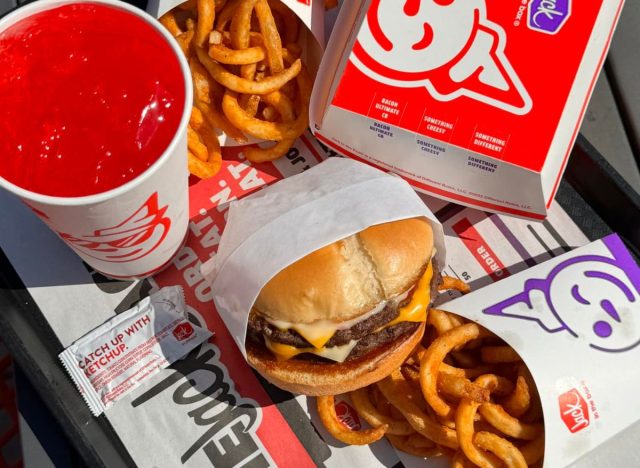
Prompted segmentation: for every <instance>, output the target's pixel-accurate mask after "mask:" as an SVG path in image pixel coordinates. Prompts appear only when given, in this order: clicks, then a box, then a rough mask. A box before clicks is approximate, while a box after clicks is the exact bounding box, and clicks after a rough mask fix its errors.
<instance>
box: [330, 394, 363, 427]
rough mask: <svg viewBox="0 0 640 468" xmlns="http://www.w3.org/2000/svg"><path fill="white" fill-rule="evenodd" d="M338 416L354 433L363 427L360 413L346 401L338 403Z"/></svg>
mask: <svg viewBox="0 0 640 468" xmlns="http://www.w3.org/2000/svg"><path fill="white" fill-rule="evenodd" d="M336 415H337V416H338V419H339V420H340V422H341V423H342V424H344V425H345V426H347V427H348V428H349V429H351V430H352V431H358V430H360V428H361V427H362V424H361V423H360V418H359V417H358V413H356V411H355V410H354V409H353V408H352V407H351V406H349V405H348V404H347V403H346V402H345V401H341V402H339V403H336Z"/></svg>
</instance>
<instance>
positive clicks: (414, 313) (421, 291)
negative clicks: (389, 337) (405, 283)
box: [382, 262, 433, 328]
mask: <svg viewBox="0 0 640 468" xmlns="http://www.w3.org/2000/svg"><path fill="white" fill-rule="evenodd" d="M432 277H433V266H432V264H431V262H429V265H428V266H427V271H425V272H424V275H422V278H420V281H418V286H416V290H415V291H414V292H413V296H412V297H411V301H409V303H408V304H407V305H406V306H404V307H401V308H400V309H399V310H398V312H399V313H398V316H397V317H396V318H395V319H393V320H392V321H391V322H389V323H387V324H386V325H385V326H384V327H382V328H386V327H391V326H393V325H396V324H398V323H400V322H424V321H426V319H427V307H429V303H430V302H431V278H432Z"/></svg>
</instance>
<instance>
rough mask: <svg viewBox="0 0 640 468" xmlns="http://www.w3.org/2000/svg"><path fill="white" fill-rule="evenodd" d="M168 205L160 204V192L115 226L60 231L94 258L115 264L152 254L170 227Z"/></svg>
mask: <svg viewBox="0 0 640 468" xmlns="http://www.w3.org/2000/svg"><path fill="white" fill-rule="evenodd" d="M167 208H168V206H167V205H165V206H163V207H160V206H159V205H158V193H157V192H154V193H153V195H151V196H150V197H149V199H148V200H147V201H146V202H144V203H143V205H142V206H141V207H140V208H138V209H137V210H136V211H135V212H134V213H133V214H132V215H130V216H129V217H128V218H126V219H125V220H124V221H122V222H121V223H118V224H117V225H115V226H112V227H107V228H104V229H96V230H95V231H94V232H93V233H92V234H87V235H81V236H74V235H72V234H67V233H63V232H59V233H58V234H59V235H60V237H62V238H63V239H64V240H65V241H67V242H69V243H71V244H73V245H74V246H75V248H76V249H78V250H79V251H81V252H82V253H84V254H85V255H88V256H90V257H92V258H95V259H98V260H102V261H105V262H113V263H122V262H131V261H133V260H139V259H141V258H143V257H146V256H147V255H149V254H150V253H151V252H153V251H154V250H155V249H156V248H157V247H158V246H159V245H160V244H161V243H162V241H163V240H164V238H165V237H166V236H167V233H168V232H169V227H170V226H171V220H170V219H169V218H168V217H166V216H165V215H164V214H165V212H166V211H167Z"/></svg>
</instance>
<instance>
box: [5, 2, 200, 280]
mask: <svg viewBox="0 0 640 468" xmlns="http://www.w3.org/2000/svg"><path fill="white" fill-rule="evenodd" d="M71 3H100V4H105V5H109V6H112V7H114V8H117V9H120V10H124V11H127V12H129V13H131V14H132V15H135V16H137V17H138V18H140V19H142V20H143V21H145V22H146V23H148V24H149V25H151V26H152V27H153V28H154V29H155V30H157V31H158V32H159V33H160V34H161V35H162V36H163V37H164V38H165V39H166V40H167V42H168V43H169V45H170V46H171V48H172V49H173V51H174V53H175V55H176V58H177V60H178V62H179V64H180V68H181V69H182V74H183V76H184V86H185V99H184V102H185V104H184V109H183V112H182V117H181V120H180V123H179V125H178V129H177V131H176V134H175V136H174V137H173V139H172V140H171V142H170V143H169V146H168V147H167V148H166V149H165V151H164V153H162V155H160V157H159V158H158V159H156V161H155V162H154V163H153V164H152V165H151V166H149V168H148V169H147V170H146V171H145V172H143V173H142V174H140V175H138V176H137V177H136V178H134V179H132V180H130V181H129V182H127V183H125V184H123V185H121V186H119V187H116V188H114V189H112V190H109V191H106V192H102V193H98V194H95V195H88V196H83V197H55V196H49V195H43V194H40V193H35V192H31V191H29V190H25V189H23V188H21V187H19V186H17V185H15V184H12V183H11V182H9V181H7V180H6V179H4V178H2V177H0V186H2V187H4V188H5V189H6V190H8V191H10V192H12V193H14V194H15V195H17V196H18V197H19V198H20V199H21V200H22V201H23V202H24V203H25V204H26V205H28V206H29V207H30V208H31V209H32V210H33V211H34V213H36V214H37V215H38V216H39V217H40V219H42V221H44V223H45V224H47V226H49V227H50V228H51V229H52V230H53V231H54V232H55V233H56V234H58V236H60V238H61V239H62V240H64V241H65V242H66V243H67V245H68V246H69V247H71V248H72V249H73V250H74V251H75V252H76V253H77V254H78V255H79V256H80V257H81V258H82V259H83V260H84V261H85V262H87V263H88V264H89V265H91V266H92V267H93V268H94V269H95V270H97V271H99V272H101V273H103V274H105V275H107V276H110V277H113V278H140V277H144V276H149V275H151V274H153V273H156V272H158V271H160V270H161V269H162V268H163V267H165V266H166V265H168V263H169V262H170V260H171V259H172V257H173V256H174V255H175V254H176V253H177V251H178V250H179V249H180V247H181V246H182V244H183V242H184V240H185V238H186V234H187V225H188V221H189V209H188V208H189V197H188V188H189V185H188V178H189V171H188V168H187V124H188V123H189V115H190V113H191V103H192V100H193V88H192V84H191V74H190V71H189V66H188V64H187V61H186V59H185V57H184V55H183V53H182V51H181V50H180V48H179V47H178V45H177V43H176V41H175V40H174V39H173V38H172V37H171V35H170V34H169V33H168V32H167V31H166V30H165V29H164V27H162V25H160V23H158V22H157V21H156V20H155V19H154V18H153V17H152V16H150V15H149V14H147V13H145V12H144V11H142V10H140V9H138V8H136V7H133V6H131V5H128V4H126V3H123V2H119V1H116V0H91V1H89V2H83V1H72V0H39V1H37V2H34V3H30V4H28V5H26V6H24V7H22V8H19V9H18V10H16V11H14V12H12V13H10V14H9V15H7V16H5V17H4V18H2V19H0V31H4V30H5V29H7V28H8V27H9V26H11V25H13V24H15V23H17V22H19V21H21V20H23V19H24V18H26V17H29V16H31V15H33V14H35V13H38V12H41V11H45V10H49V9H52V8H56V7H59V6H62V5H67V4H71ZM6 156H7V155H4V157H6Z"/></svg>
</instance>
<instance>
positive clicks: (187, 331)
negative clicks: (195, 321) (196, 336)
mask: <svg viewBox="0 0 640 468" xmlns="http://www.w3.org/2000/svg"><path fill="white" fill-rule="evenodd" d="M191 335H193V327H192V326H191V324H190V323H181V324H180V325H178V326H177V327H176V328H174V329H173V336H175V338H176V340H178V341H184V340H186V339H187V338H189V337H190V336H191Z"/></svg>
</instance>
